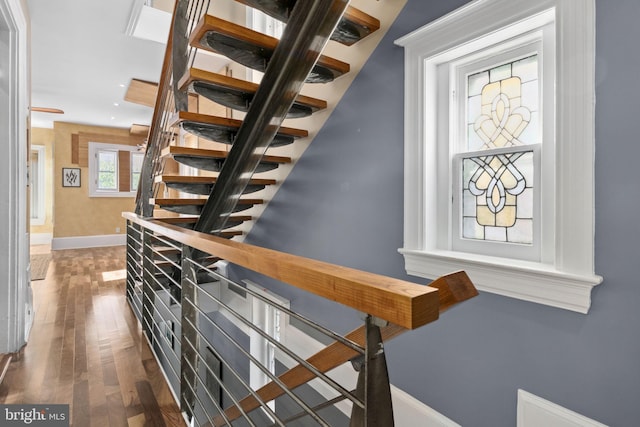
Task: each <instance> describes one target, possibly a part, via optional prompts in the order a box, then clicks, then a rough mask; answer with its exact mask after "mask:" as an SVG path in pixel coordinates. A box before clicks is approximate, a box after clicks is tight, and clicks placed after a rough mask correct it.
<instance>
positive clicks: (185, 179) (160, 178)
mask: <svg viewBox="0 0 640 427" xmlns="http://www.w3.org/2000/svg"><path fill="white" fill-rule="evenodd" d="M217 180H218V177H217V176H184V175H157V176H156V178H155V182H156V183H160V182H165V183H166V182H176V183H184V184H188V183H194V184H215V183H216V181H217ZM250 183H251V184H256V185H274V184H275V183H276V180H275V179H261V178H252V179H251V181H250Z"/></svg>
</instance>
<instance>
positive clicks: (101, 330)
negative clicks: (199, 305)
mask: <svg viewBox="0 0 640 427" xmlns="http://www.w3.org/2000/svg"><path fill="white" fill-rule="evenodd" d="M124 269H125V251H124V247H109V248H93V249H82V250H63V251H54V252H53V260H52V262H51V265H50V267H49V272H48V274H47V278H46V279H45V280H39V281H34V282H32V288H33V300H34V308H35V317H34V323H33V327H32V330H31V333H30V337H29V342H28V344H27V345H26V346H25V347H24V348H23V349H22V350H21V351H20V352H19V353H17V354H16V355H14V358H13V361H12V362H11V364H10V365H9V369H8V370H7V373H6V376H5V378H4V381H3V383H2V385H0V403H64V404H69V405H70V414H71V425H72V426H78V427H85V426H100V427H103V426H129V427H136V426H186V424H185V422H184V420H183V418H182V415H181V414H180V410H179V409H178V406H177V405H176V403H175V401H174V400H173V397H172V395H171V392H170V391H169V388H168V387H167V385H166V382H165V380H164V377H163V376H162V374H161V372H160V369H159V367H158V365H157V364H156V362H155V359H154V358H153V355H152V353H151V350H150V349H149V346H148V345H147V342H146V340H145V339H144V338H143V337H142V335H141V331H140V328H139V326H138V323H137V321H136V318H135V316H134V315H133V313H132V312H131V309H130V308H129V305H128V304H127V302H126V299H125V290H124V288H125V270H124Z"/></svg>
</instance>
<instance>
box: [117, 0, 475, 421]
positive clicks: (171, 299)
mask: <svg viewBox="0 0 640 427" xmlns="http://www.w3.org/2000/svg"><path fill="white" fill-rule="evenodd" d="M229 1H231V0H229ZM236 1H237V2H238V3H241V4H243V5H246V6H247V7H252V8H258V9H259V10H261V11H263V12H264V13H266V14H267V15H269V16H272V17H274V18H276V19H279V20H282V21H283V22H286V23H287V25H286V29H285V31H284V34H283V36H282V38H281V39H279V40H278V39H276V38H273V37H270V36H267V35H265V34H260V33H259V32H256V31H254V30H252V29H249V28H245V27H244V26H242V25H239V24H238V23H235V22H230V21H228V20H226V19H222V18H221V17H217V16H213V15H209V14H207V13H205V11H207V10H209V3H208V1H205V0H178V1H177V4H176V7H175V12H174V16H173V22H172V29H171V34H170V37H169V42H168V46H167V51H166V55H165V61H164V64H163V70H162V75H161V80H160V84H159V91H158V97H157V100H156V105H155V111H154V118H153V121H152V124H151V129H150V132H149V140H148V147H147V151H146V155H145V159H144V162H143V167H142V172H141V180H140V184H139V186H138V196H137V198H136V214H130V213H125V214H123V216H124V217H125V218H126V219H127V221H128V224H127V248H128V249H127V296H128V300H129V302H130V305H131V307H132V309H133V311H134V312H135V313H136V316H137V317H138V319H139V321H140V323H141V325H142V329H143V331H144V333H145V336H146V337H147V339H149V341H150V343H151V346H152V348H153V349H154V352H157V354H156V357H157V358H159V359H160V364H161V365H162V366H163V370H164V372H165V374H166V375H167V378H168V379H169V381H170V382H171V383H173V384H174V386H173V390H174V393H175V395H176V397H177V399H178V400H179V401H180V406H181V408H182V410H183V411H184V413H185V414H186V418H187V419H188V420H189V422H190V423H191V424H192V425H207V426H222V425H238V426H240V425H272V424H273V422H274V420H277V421H278V422H277V423H276V424H273V425H285V424H287V425H298V424H297V422H298V420H299V419H301V418H304V417H306V418H307V419H313V420H315V421H317V422H318V424H319V425H342V424H334V423H331V424H330V423H328V422H325V421H323V418H322V417H321V415H320V413H321V412H322V411H324V410H325V409H326V408H328V407H333V406H334V405H337V404H338V403H340V402H342V401H343V400H349V401H351V402H352V403H351V404H352V409H351V416H350V418H349V420H347V422H348V423H349V425H351V426H373V425H385V426H392V425H393V413H392V405H391V394H390V388H389V380H388V375H387V368H386V360H385V358H384V351H383V346H382V343H383V341H384V340H388V339H391V338H393V337H395V336H397V335H399V334H401V333H403V332H405V331H408V330H411V329H415V328H417V327H420V326H422V325H424V324H426V323H428V322H431V321H434V320H436V319H437V317H438V315H439V313H440V312H442V311H444V310H446V309H447V308H448V307H450V306H451V305H454V304H457V303H460V302H462V301H465V300H467V299H469V298H472V297H474V296H475V295H476V294H477V291H476V290H475V288H474V287H473V284H472V283H471V282H470V281H469V279H468V277H467V276H466V274H464V273H463V272H458V273H454V274H452V275H448V276H446V277H443V278H440V279H438V280H436V281H434V282H433V283H432V285H431V287H427V286H420V285H416V284H413V283H408V282H403V281H400V280H396V279H392V278H389V277H385V276H378V275H373V274H370V273H366V272H361V271H357V270H352V269H348V268H345V267H341V266H336V265H332V264H327V263H322V262H319V261H315V260H309V259H304V258H301V257H297V256H295V255H290V254H284V253H280V252H277V251H272V250H269V249H265V248H259V247H255V246H251V245H246V244H243V243H239V242H233V241H228V240H224V238H226V239H231V238H234V237H241V236H242V230H243V226H244V225H245V224H246V223H247V222H250V221H254V220H255V219H256V217H255V214H254V213H255V212H256V207H259V206H262V205H264V204H265V203H267V202H268V200H267V199H265V198H264V197H263V196H264V195H265V194H268V188H269V187H273V186H275V185H277V184H278V180H276V179H274V178H273V176H272V175H270V174H272V173H274V171H278V170H279V169H280V168H282V167H285V166H287V165H290V164H291V163H292V162H293V156H286V155H282V154H283V153H282V150H287V149H291V147H295V145H296V144H299V143H300V141H304V140H305V139H307V138H308V137H309V134H310V132H309V129H304V127H305V126H295V125H292V126H289V122H287V125H286V126H283V122H284V121H285V120H290V121H292V122H293V123H295V122H296V121H300V122H301V123H302V122H303V123H305V124H306V125H308V124H309V123H310V120H311V121H313V119H314V116H316V115H318V114H319V113H320V114H321V113H322V112H323V111H324V110H326V109H327V108H328V102H327V100H324V99H318V98H316V97H311V96H304V95H301V94H300V92H301V90H302V88H303V86H304V87H306V86H307V85H334V84H340V81H341V80H342V79H345V76H348V75H349V73H350V72H351V66H350V64H348V63H346V62H344V61H342V60H338V59H336V58H332V57H331V56H329V55H324V54H322V51H323V49H324V47H325V46H326V45H327V43H340V44H341V45H343V46H344V49H349V50H357V49H358V45H359V44H360V43H363V42H364V43H366V38H367V37H370V36H371V34H374V33H375V32H376V31H377V30H378V29H379V28H380V22H379V21H378V19H376V18H374V17H372V16H369V15H368V14H366V13H364V12H362V11H360V10H358V9H356V8H353V7H349V6H348V5H347V3H348V1H346V0H313V1H311V0H304V1H303V0H300V1H295V0H236ZM381 3H382V2H381ZM213 10H215V9H213ZM202 51H207V52H211V53H214V54H216V55H224V56H225V57H227V58H229V60H230V61H232V62H233V63H234V64H241V65H242V66H244V67H248V68H251V69H252V70H256V71H258V72H264V76H263V77H262V79H261V82H260V84H257V83H254V82H251V81H245V80H243V79H239V78H238V77H237V76H233V75H230V73H225V72H219V71H216V70H207V69H203V67H201V66H200V65H196V63H197V61H196V59H197V58H198V55H199V54H200V53H201V52H202ZM234 67H235V65H234ZM234 67H232V68H234ZM234 69H235V68H234ZM315 92H323V91H322V90H320V91H315ZM327 92H328V91H327ZM205 100H206V101H205ZM206 102H210V103H213V104H214V105H216V106H218V107H217V109H216V111H218V113H215V114H212V113H211V112H210V111H201V106H202V105H204V104H206ZM238 117H242V120H239V119H238ZM272 150H273V151H272ZM293 151H295V150H293ZM185 229H191V230H193V231H187V230H185ZM212 235H213V236H212ZM220 237H222V238H223V239H220ZM220 259H224V260H225V261H227V262H228V263H230V264H232V265H237V266H239V267H241V268H246V269H250V270H253V271H255V272H257V273H259V274H262V275H264V276H266V277H270V278H272V279H274V280H276V281H279V282H281V283H286V284H288V285H291V286H294V287H296V288H298V289H300V290H302V291H304V292H308V293H311V294H314V295H317V296H320V297H322V298H325V299H327V300H330V301H334V302H337V303H339V304H342V305H345V306H347V307H350V308H351V309H353V310H355V311H357V312H360V313H366V318H365V324H364V326H362V327H360V328H357V329H355V330H353V331H352V332H350V333H348V334H347V335H344V336H342V335H341V334H340V333H338V332H334V331H330V330H328V329H326V328H325V327H322V326H321V325H320V324H317V323H316V322H315V321H314V320H313V319H307V318H306V317H304V316H303V315H301V314H299V313H295V312H294V311H291V310H289V309H288V308H287V307H284V306H281V305H279V304H276V303H273V301H269V300H268V299H264V298H262V297H261V296H260V295H259V294H256V293H255V292H253V291H251V290H250V289H249V288H247V287H246V286H243V285H242V284H239V283H235V282H233V280H228V278H226V277H223V276H221V275H219V274H218V273H217V272H216V262H217V261H219V260H220ZM436 288H437V289H438V291H436ZM228 290H232V292H234V293H235V294H237V295H241V294H245V295H247V294H250V295H252V297H253V298H258V299H263V302H265V303H267V304H272V305H273V307H272V308H274V309H277V310H281V311H282V312H283V313H287V315H288V316H291V317H295V319H297V320H298V321H299V322H301V323H303V324H304V325H306V327H308V328H311V329H313V330H315V332H316V333H318V334H320V335H325V336H326V338H327V339H329V340H331V341H333V343H332V344H330V345H328V346H327V347H325V348H324V349H323V350H320V351H318V352H316V353H315V354H308V355H304V356H303V355H301V354H296V353H295V352H294V351H292V350H291V349H289V348H286V347H284V346H283V345H282V344H280V343H279V342H277V340H275V339H274V338H273V337H270V336H268V335H266V334H265V333H264V332H263V331H262V330H261V329H260V328H261V327H260V326H259V325H256V324H254V323H253V321H252V320H248V319H246V318H243V317H242V316H240V315H238V314H237V313H236V311H235V309H234V308H233V307H231V306H230V305H227V302H225V301H224V298H222V297H221V295H222V294H223V293H225V292H226V291H228ZM220 312H224V313H226V315H229V316H230V315H231V314H233V316H234V317H235V318H236V319H237V322H235V323H234V322H229V321H228V320H224V316H218V314H219V313H220ZM216 321H220V322H219V323H216ZM230 324H231V325H230ZM237 324H240V325H243V326H244V327H246V328H249V329H250V330H251V332H250V333H251V334H258V335H260V336H262V337H263V338H264V339H266V340H267V341H268V342H269V343H270V345H273V346H274V348H275V347H277V348H278V349H279V350H280V351H282V352H283V354H286V355H287V356H288V357H290V358H291V359H292V360H293V361H295V362H296V363H297V364H294V366H292V367H291V368H289V369H288V370H286V371H285V372H283V373H281V374H278V375H277V376H275V375H274V374H273V373H272V372H271V371H270V369H271V368H268V367H266V366H264V365H262V364H261V363H260V362H259V361H257V360H255V358H254V357H253V355H252V353H251V349H250V348H249V349H247V348H246V344H247V343H246V342H245V341H246V340H243V338H244V335H243V334H237V333H236V332H227V330H226V329H225V328H226V327H230V331H235V329H237ZM234 328H235V329H234ZM205 329H206V330H205ZM214 332H215V333H214ZM214 335H215V337H214ZM236 335H238V336H239V339H237V340H236V339H235V336H236ZM245 335H246V334H245ZM222 337H224V338H225V339H227V341H228V342H227V341H225V340H222ZM217 340H220V342H222V344H220V343H219V342H218V341H217ZM214 342H216V343H215V344H214ZM243 346H244V347H243ZM232 348H233V349H236V348H237V350H234V351H233V352H230V351H229V349H232ZM305 352H306V349H305ZM226 353H230V354H226ZM244 359H247V360H244ZM249 359H250V360H251V366H257V367H258V368H259V369H260V370H262V371H263V372H265V373H267V372H268V373H269V375H268V376H269V378H270V379H271V381H269V382H267V383H266V384H265V385H263V386H256V387H259V388H256V389H254V388H253V387H248V390H247V391H243V390H241V391H242V393H236V392H237V391H238V390H231V389H232V388H233V387H234V381H235V382H236V383H237V382H242V380H244V379H245V377H246V376H247V375H248V372H247V371H246V369H244V368H246V367H247V366H248V365H249ZM238 360H242V361H244V362H247V363H245V364H241V365H242V369H239V370H236V367H235V366H234V364H240V363H239V362H238ZM349 362H350V363H351V365H353V368H354V369H355V371H358V375H357V378H358V379H357V385H356V388H355V390H346V389H344V388H343V386H342V385H341V384H338V383H337V382H336V381H335V380H334V379H332V378H331V377H330V376H329V375H327V373H328V372H329V371H331V370H333V369H335V368H336V367H339V366H341V365H345V364H348V363H349ZM221 364H222V366H221ZM245 365H246V366H245ZM205 370H206V372H204V371H205ZM273 370H275V368H273ZM230 374H232V375H230ZM233 376H235V379H234V378H233ZM314 379H315V380H314ZM236 380H237V381H236ZM312 380H314V382H321V383H323V384H325V387H328V388H329V389H330V390H332V393H334V392H335V393H337V394H338V395H337V396H335V397H327V396H324V395H323V396H321V397H323V398H327V399H328V400H326V401H321V402H315V400H316V395H315V394H313V399H311V400H313V401H314V402H313V403H311V402H306V401H303V400H302V399H301V398H300V396H298V394H297V391H299V390H300V389H301V388H303V387H304V386H306V385H308V384H309V383H310V382H311V381H312ZM244 385H246V384H244ZM236 386H237V384H236ZM294 390H295V391H296V392H295V393H294ZM314 390H315V389H314ZM305 393H306V391H305ZM220 395H223V396H226V397H224V398H221V397H220ZM285 395H286V396H285ZM284 397H286V398H289V399H291V400H292V401H293V402H295V403H296V405H298V406H299V407H300V408H302V412H299V413H296V412H292V413H288V412H287V410H283V409H282V408H285V409H286V407H285V405H283V400H282V399H283V398H284ZM203 400H205V402H204V403H203ZM276 400H278V403H277V405H278V408H280V409H279V411H278V413H276V412H274V411H272V409H271V407H272V405H271V403H273V404H274V405H275V401H276ZM270 402H271V403H270ZM258 408H260V410H257V409H258ZM284 415H286V417H285V416H284ZM339 415H340V417H341V418H340V419H342V418H344V414H343V412H340V414H339ZM323 416H324V415H323ZM281 417H282V418H281ZM247 423H249V424H247ZM300 425H307V424H300ZM314 425H315V424H314Z"/></svg>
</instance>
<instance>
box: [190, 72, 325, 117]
mask: <svg viewBox="0 0 640 427" xmlns="http://www.w3.org/2000/svg"><path fill="white" fill-rule="evenodd" d="M194 83H202V84H205V85H207V86H208V87H212V88H215V89H216V90H218V91H221V92H223V93H227V94H228V93H232V94H237V95H238V96H239V97H244V98H246V99H247V100H250V99H252V98H253V96H254V95H255V93H256V92H257V90H258V87H259V85H258V84H257V83H253V82H249V81H246V80H241V79H237V78H234V77H230V76H225V75H224V74H219V73H213V72H210V71H206V70H202V69H199V68H189V70H188V71H187V72H186V73H185V75H184V76H182V78H181V79H180V81H179V83H178V87H179V88H180V89H181V90H188V89H193V84H194ZM210 99H212V101H216V102H219V103H221V104H223V105H225V106H227V107H229V108H235V109H238V110H241V111H246V110H247V109H248V105H245V106H244V107H245V108H241V106H239V105H238V103H234V104H231V103H229V102H224V100H222V99H221V98H220V97H218V98H210ZM248 103H249V102H247V104H248ZM227 104H229V105H227ZM296 104H297V105H299V106H301V107H303V108H308V109H310V110H311V112H316V111H318V110H323V109H326V108H327V101H325V100H322V99H318V98H312V97H310V96H305V95H298V97H297V98H296V100H295V101H294V105H296Z"/></svg>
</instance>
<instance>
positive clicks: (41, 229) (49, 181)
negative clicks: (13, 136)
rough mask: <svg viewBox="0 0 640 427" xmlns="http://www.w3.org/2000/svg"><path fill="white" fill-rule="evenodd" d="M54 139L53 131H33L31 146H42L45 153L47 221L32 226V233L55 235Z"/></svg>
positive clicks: (37, 129)
mask: <svg viewBox="0 0 640 427" xmlns="http://www.w3.org/2000/svg"><path fill="white" fill-rule="evenodd" d="M53 139H54V134H53V129H40V128H33V129H31V145H32V146H34V145H42V146H44V151H45V159H44V161H45V166H44V173H45V179H44V185H45V194H44V204H45V220H44V224H42V225H33V224H31V227H30V233H53Z"/></svg>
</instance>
